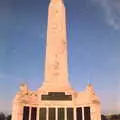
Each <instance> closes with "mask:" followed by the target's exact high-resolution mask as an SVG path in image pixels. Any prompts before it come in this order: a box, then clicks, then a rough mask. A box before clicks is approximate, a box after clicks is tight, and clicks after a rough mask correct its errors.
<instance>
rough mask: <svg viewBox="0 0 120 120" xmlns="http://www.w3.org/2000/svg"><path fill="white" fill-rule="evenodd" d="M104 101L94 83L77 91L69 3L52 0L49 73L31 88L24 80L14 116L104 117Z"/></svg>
mask: <svg viewBox="0 0 120 120" xmlns="http://www.w3.org/2000/svg"><path fill="white" fill-rule="evenodd" d="M100 119H101V114H100V101H99V98H98V97H97V96H96V94H95V92H94V90H93V87H92V86H91V85H88V86H87V88H86V89H85V90H84V91H81V92H77V91H75V90H74V89H72V87H71V86H70V83H69V80H68V63H67V37H66V19H65V7H64V4H63V1H62V0H51V1H50V4H49V10H48V29H47V43H46V58H45V76H44V81H43V84H42V86H41V87H40V88H39V89H38V90H36V91H31V90H29V89H28V87H27V85H25V84H22V85H21V86H20V91H19V92H18V93H17V94H16V96H15V98H14V100H13V111H12V120H100Z"/></svg>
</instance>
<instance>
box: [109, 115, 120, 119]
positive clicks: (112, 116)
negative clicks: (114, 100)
mask: <svg viewBox="0 0 120 120" xmlns="http://www.w3.org/2000/svg"><path fill="white" fill-rule="evenodd" d="M110 120H120V114H119V115H116V114H115V115H111V117H110Z"/></svg>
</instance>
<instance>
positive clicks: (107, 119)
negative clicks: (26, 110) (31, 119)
mask: <svg viewBox="0 0 120 120" xmlns="http://www.w3.org/2000/svg"><path fill="white" fill-rule="evenodd" d="M0 120H11V114H7V115H6V114H4V113H3V112H1V113H0ZM101 120H120V114H117V115H115V114H114V115H109V116H106V115H101Z"/></svg>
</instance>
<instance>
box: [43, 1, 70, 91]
mask: <svg viewBox="0 0 120 120" xmlns="http://www.w3.org/2000/svg"><path fill="white" fill-rule="evenodd" d="M44 79H45V80H44V85H45V86H46V87H47V89H49V88H50V89H51V88H52V89H53V88H54V90H57V91H60V90H63V88H69V87H70V85H69V82H68V65H67V37H66V16H65V6H64V4H63V1H62V0H51V1H50V4H49V9H48V28H47V42H46V58H45V78H44ZM53 86H54V87H53Z"/></svg>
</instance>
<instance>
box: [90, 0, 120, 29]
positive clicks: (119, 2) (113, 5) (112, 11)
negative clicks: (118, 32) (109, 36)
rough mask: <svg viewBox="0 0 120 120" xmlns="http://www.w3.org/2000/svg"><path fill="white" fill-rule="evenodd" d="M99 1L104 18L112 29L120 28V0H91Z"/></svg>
mask: <svg viewBox="0 0 120 120" xmlns="http://www.w3.org/2000/svg"><path fill="white" fill-rule="evenodd" d="M92 1H94V2H97V3H99V5H100V6H101V7H102V9H103V10H104V12H105V16H106V20H107V22H108V24H109V25H111V26H112V27H114V29H120V0H92Z"/></svg>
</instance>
